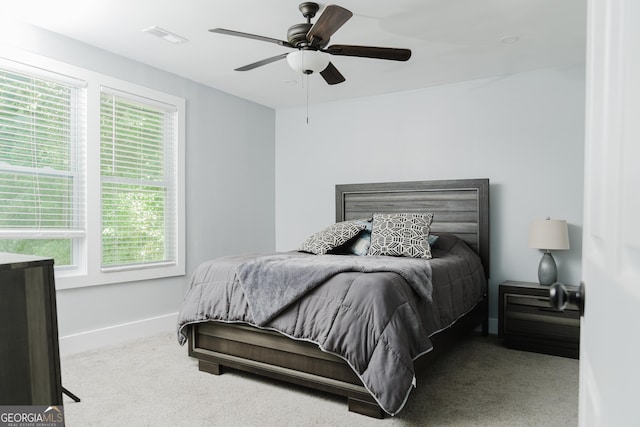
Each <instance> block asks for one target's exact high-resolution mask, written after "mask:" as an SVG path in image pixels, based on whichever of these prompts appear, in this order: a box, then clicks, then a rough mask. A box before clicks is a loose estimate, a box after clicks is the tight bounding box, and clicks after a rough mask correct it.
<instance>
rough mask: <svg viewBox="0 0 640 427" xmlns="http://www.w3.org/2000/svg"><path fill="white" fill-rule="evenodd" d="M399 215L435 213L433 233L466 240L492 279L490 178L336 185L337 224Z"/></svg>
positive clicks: (432, 226)
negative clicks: (358, 219) (387, 214)
mask: <svg viewBox="0 0 640 427" xmlns="http://www.w3.org/2000/svg"><path fill="white" fill-rule="evenodd" d="M397 212H416V213H417V212H431V213H433V223H432V225H431V231H432V232H433V233H434V234H438V233H449V234H455V235H456V236H458V237H459V238H461V239H462V240H464V241H465V242H466V243H467V244H468V245H469V246H470V247H471V248H472V249H473V250H475V251H476V252H477V253H478V254H479V255H480V259H481V260H482V265H483V267H484V271H485V274H486V276H487V277H489V180H488V179H461V180H446V181H410V182H382V183H373V184H340V185H336V222H340V221H346V220H350V219H357V218H367V217H371V216H372V215H373V214H374V213H397Z"/></svg>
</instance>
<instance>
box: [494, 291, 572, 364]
mask: <svg viewBox="0 0 640 427" xmlns="http://www.w3.org/2000/svg"><path fill="white" fill-rule="evenodd" d="M566 288H567V290H568V291H575V290H577V289H578V287H577V286H566ZM498 336H500V337H502V338H503V339H504V344H505V345H506V346H507V347H509V348H514V349H519V350H526V351H535V352H539V353H546V354H554V355H557V356H565V357H573V358H575V359H577V358H578V357H579V355H580V313H579V312H578V307H577V306H575V305H573V304H570V305H567V307H566V308H565V309H564V311H559V310H555V309H553V308H551V306H550V305H549V286H543V285H539V284H537V283H529V282H513V281H507V282H503V283H501V284H500V288H499V306H498Z"/></svg>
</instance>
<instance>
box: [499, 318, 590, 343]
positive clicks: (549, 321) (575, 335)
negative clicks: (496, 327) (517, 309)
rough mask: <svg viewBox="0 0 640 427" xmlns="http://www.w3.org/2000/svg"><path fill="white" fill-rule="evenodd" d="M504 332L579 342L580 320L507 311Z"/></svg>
mask: <svg viewBox="0 0 640 427" xmlns="http://www.w3.org/2000/svg"><path fill="white" fill-rule="evenodd" d="M504 333H505V334H506V335H522V336H528V337H538V338H546V339H552V340H554V339H555V340H566V341H569V342H579V340H580V320H579V319H568V318H563V317H556V318H551V317H549V316H543V315H536V314H531V313H508V314H507V315H506V317H505V324H504Z"/></svg>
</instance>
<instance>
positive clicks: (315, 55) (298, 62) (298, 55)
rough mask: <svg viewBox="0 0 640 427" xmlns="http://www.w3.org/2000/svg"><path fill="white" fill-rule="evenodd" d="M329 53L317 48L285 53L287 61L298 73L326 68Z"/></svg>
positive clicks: (308, 72) (309, 72)
mask: <svg viewBox="0 0 640 427" xmlns="http://www.w3.org/2000/svg"><path fill="white" fill-rule="evenodd" d="M329 62H330V59H329V55H328V54H326V53H324V52H319V51H317V50H309V49H300V50H296V51H294V52H291V53H290V54H288V55H287V63H288V64H289V66H290V67H291V68H293V69H294V70H295V71H297V72H299V73H304V74H311V73H319V72H320V71H322V70H324V69H325V68H327V66H328V65H329Z"/></svg>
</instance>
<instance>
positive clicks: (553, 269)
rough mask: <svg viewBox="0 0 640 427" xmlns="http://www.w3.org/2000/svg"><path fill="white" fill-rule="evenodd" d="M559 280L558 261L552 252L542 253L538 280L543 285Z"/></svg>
mask: <svg viewBox="0 0 640 427" xmlns="http://www.w3.org/2000/svg"><path fill="white" fill-rule="evenodd" d="M557 280H558V267H557V266H556V261H555V260H554V259H553V257H552V256H551V252H545V253H544V254H543V255H542V259H541V260H540V264H539V265H538V281H539V282H540V284H541V285H547V286H549V285H552V284H554V283H555V282H556V281H557Z"/></svg>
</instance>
